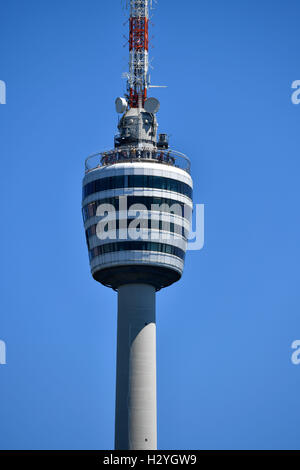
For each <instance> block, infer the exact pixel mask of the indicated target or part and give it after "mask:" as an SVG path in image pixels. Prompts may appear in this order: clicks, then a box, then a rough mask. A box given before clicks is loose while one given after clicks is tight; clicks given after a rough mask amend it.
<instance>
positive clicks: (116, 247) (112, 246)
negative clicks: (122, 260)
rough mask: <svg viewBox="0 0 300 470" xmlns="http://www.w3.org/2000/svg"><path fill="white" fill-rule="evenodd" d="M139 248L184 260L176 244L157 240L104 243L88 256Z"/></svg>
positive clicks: (92, 256)
mask: <svg viewBox="0 0 300 470" xmlns="http://www.w3.org/2000/svg"><path fill="white" fill-rule="evenodd" d="M128 250H140V251H158V252H159V253H166V254H168V255H174V256H177V257H178V258H180V259H182V260H184V257H185V252H184V251H183V250H181V249H180V248H178V247H177V246H173V245H167V244H166V243H157V242H143V241H130V242H119V243H106V244H105V245H101V246H96V247H95V248H93V249H92V250H90V251H89V258H90V261H92V259H93V258H95V257H96V256H100V255H104V254H105V253H113V252H117V251H128Z"/></svg>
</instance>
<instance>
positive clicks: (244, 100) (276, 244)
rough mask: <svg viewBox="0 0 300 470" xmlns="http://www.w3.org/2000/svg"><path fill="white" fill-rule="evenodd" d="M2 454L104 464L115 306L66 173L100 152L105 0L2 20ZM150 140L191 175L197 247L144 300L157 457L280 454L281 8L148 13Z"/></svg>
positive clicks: (298, 386) (289, 416)
mask: <svg viewBox="0 0 300 470" xmlns="http://www.w3.org/2000/svg"><path fill="white" fill-rule="evenodd" d="M0 9H1V31H0V38H1V40H0V80H4V81H5V82H6V85H7V104H6V105H0V154H1V164H2V172H1V174H2V184H1V187H0V191H1V213H2V231H1V245H0V246H1V267H2V269H1V306H0V308H1V315H0V339H1V340H4V341H5V342H6V345H7V364H6V365H0V448H1V449H110V448H112V447H113V435H114V399H115V360H116V308H117V296H116V293H115V292H113V291H111V290H110V289H107V288H104V287H102V286H101V285H100V284H97V283H96V282H95V281H94V280H93V279H92V278H91V276H90V273H89V264H88V255H87V249H86V245H85V238H84V230H83V224H82V218H81V180H82V177H83V170H84V167H83V163H84V158H85V157H86V156H87V155H89V154H91V153H94V152H97V151H100V150H102V149H106V148H110V147H111V146H112V142H113V135H114V133H115V130H116V124H117V115H116V113H115V110H114V100H115V98H116V96H119V95H121V94H122V93H123V91H124V87H125V82H124V80H122V79H121V74H122V72H124V71H126V70H127V47H124V48H123V45H124V44H125V42H126V41H125V39H124V38H123V34H124V35H127V25H125V26H123V23H124V22H125V21H126V17H125V16H124V12H123V11H122V9H121V6H120V1H116V0H115V1H110V2H108V1H107V2H104V1H100V0H85V1H81V0H76V1H71V0H51V2H50V1H48V0H43V1H42V2H41V1H40V0H28V1H27V2H24V1H21V0H10V1H7V0H6V1H4V2H2V3H1V7H0ZM154 13H155V15H154V17H153V22H154V23H155V25H154V27H152V30H151V35H150V36H152V34H153V35H154V38H153V40H152V44H153V46H154V47H153V49H151V56H152V57H153V65H154V70H153V71H152V83H153V84H158V85H161V84H162V85H168V88H167V89H162V90H157V91H155V93H153V94H154V96H156V97H158V98H159V99H160V101H161V110H160V111H159V113H158V120H159V124H160V127H159V130H160V131H161V132H164V131H165V132H167V133H169V134H171V145H172V147H173V148H174V149H176V150H179V151H181V152H184V153H186V154H187V155H188V156H189V157H190V158H191V160H192V176H193V179H194V187H195V190H194V200H195V202H197V203H203V204H205V246H204V248H203V250H201V251H197V252H189V253H188V256H187V259H186V266H185V272H184V276H183V278H182V280H181V281H180V282H179V283H177V284H176V285H173V286H172V287H170V288H168V289H165V290H163V291H161V292H160V293H158V295H157V354H158V364H157V367H158V443H159V448H161V449H299V448H300V444H299V442H300V439H299V433H300V431H299V423H300V406H299V392H300V366H295V365H293V364H292V363H291V354H292V350H291V343H292V342H293V341H294V340H296V339H300V317H299V314H300V294H299V264H300V252H299V239H300V224H299V191H300V190H299V172H300V163H299V122H300V105H299V106H295V105H293V104H292V102H291V84H292V82H293V81H294V80H297V79H300V63H299V47H300V34H299V14H300V4H299V2H298V1H297V0H286V1H283V0H280V1H278V0H272V1H271V0H270V1H268V0H242V1H240V0H239V1H238V0H228V1H226V2H224V1H223V0H214V1H213V0H202V1H198V0H197V1H196V0H189V2H181V1H179V0H172V2H171V1H166V0H160V2H159V4H158V6H157V8H156V10H155V12H154Z"/></svg>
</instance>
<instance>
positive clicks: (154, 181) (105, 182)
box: [82, 175, 193, 199]
mask: <svg viewBox="0 0 300 470" xmlns="http://www.w3.org/2000/svg"><path fill="white" fill-rule="evenodd" d="M118 188H153V189H166V190H168V191H174V192H176V193H180V194H183V195H184V196H188V197H189V198H190V199H192V197H193V190H192V188H191V187H190V186H189V185H188V184H186V183H183V182H182V181H178V180H175V179H173V178H164V177H163V176H153V175H118V176H110V177H108V178H101V179H98V180H95V181H91V182H90V183H87V184H86V185H85V186H84V187H83V194H82V196H83V199H84V198H86V197H87V196H89V195H90V194H94V193H97V192H99V191H107V190H109V189H118Z"/></svg>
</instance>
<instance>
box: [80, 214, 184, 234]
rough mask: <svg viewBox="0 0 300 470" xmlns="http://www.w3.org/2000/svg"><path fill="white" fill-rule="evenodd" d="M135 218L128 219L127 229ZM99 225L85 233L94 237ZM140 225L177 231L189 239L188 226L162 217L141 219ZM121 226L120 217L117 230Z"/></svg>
mask: <svg viewBox="0 0 300 470" xmlns="http://www.w3.org/2000/svg"><path fill="white" fill-rule="evenodd" d="M133 220H135V219H126V225H127V229H128V228H129V225H130V222H132V221H133ZM97 225H98V224H93V225H91V226H90V227H89V228H88V229H87V230H86V231H85V234H86V237H87V238H89V237H92V236H93V235H96V234H97ZM140 226H141V227H142V228H143V229H144V228H145V229H148V230H151V229H152V230H153V229H154V230H159V231H160V232H161V231H165V232H170V233H176V234H178V235H181V236H182V237H184V238H185V239H187V237H186V232H187V230H186V228H185V227H184V226H183V225H178V224H174V223H173V222H169V221H163V220H161V219H155V220H152V219H151V218H149V219H144V220H141V221H140ZM119 228H120V219H116V221H115V230H116V231H118V230H119ZM122 228H124V227H122ZM105 231H107V230H104V232H105Z"/></svg>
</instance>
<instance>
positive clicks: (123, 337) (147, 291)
mask: <svg viewBox="0 0 300 470" xmlns="http://www.w3.org/2000/svg"><path fill="white" fill-rule="evenodd" d="M117 344H118V346H117V381H116V433H115V449H130V450H133V449H156V447H157V431H156V427H157V426H156V320H155V288H154V287H152V286H150V285H147V284H130V285H126V284H125V285H123V286H120V287H119V289H118V339H117Z"/></svg>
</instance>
